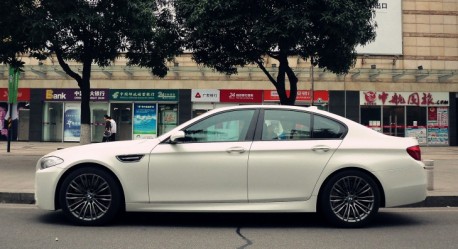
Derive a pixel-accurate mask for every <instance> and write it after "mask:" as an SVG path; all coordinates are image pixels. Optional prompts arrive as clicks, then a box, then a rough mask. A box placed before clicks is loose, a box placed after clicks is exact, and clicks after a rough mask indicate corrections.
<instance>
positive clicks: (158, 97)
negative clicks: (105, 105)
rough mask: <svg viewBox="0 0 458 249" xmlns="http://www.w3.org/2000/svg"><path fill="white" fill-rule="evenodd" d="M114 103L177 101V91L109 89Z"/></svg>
mask: <svg viewBox="0 0 458 249" xmlns="http://www.w3.org/2000/svg"><path fill="white" fill-rule="evenodd" d="M109 97H110V100H114V101H160V102H162V101H166V102H167V101H173V102H177V101H178V90H158V89H110V93H109Z"/></svg>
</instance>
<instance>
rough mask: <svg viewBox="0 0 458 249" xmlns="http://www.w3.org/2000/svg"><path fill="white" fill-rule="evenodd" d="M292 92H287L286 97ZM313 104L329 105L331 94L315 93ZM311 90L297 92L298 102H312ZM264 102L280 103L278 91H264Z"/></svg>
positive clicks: (320, 91) (325, 92)
mask: <svg viewBox="0 0 458 249" xmlns="http://www.w3.org/2000/svg"><path fill="white" fill-rule="evenodd" d="M289 94H290V91H289V90H286V95H288V96H289ZM313 99H314V100H313V102H314V103H327V102H329V92H328V91H326V90H316V91H313ZM311 100H312V95H311V90H297V96H296V102H308V103H311V102H312V101H311ZM264 101H269V102H270V101H275V102H279V101H280V97H279V96H278V93H277V91H276V90H265V91H264Z"/></svg>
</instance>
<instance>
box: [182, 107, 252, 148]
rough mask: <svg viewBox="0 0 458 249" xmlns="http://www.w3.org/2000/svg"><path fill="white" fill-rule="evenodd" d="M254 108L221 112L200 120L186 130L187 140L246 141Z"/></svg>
mask: <svg viewBox="0 0 458 249" xmlns="http://www.w3.org/2000/svg"><path fill="white" fill-rule="evenodd" d="M254 113H255V111H254V110H236V111H229V112H224V113H219V114H216V115H214V116H211V117H208V118H206V119H204V120H201V121H199V122H198V123H196V124H193V125H191V126H190V127H188V128H186V129H185V130H184V132H185V139H184V141H185V142H199V143H207V142H236V141H245V140H246V137H247V133H248V128H249V126H250V123H251V120H252V118H253V115H254Z"/></svg>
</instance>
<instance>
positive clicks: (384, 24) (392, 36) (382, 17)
mask: <svg viewBox="0 0 458 249" xmlns="http://www.w3.org/2000/svg"><path fill="white" fill-rule="evenodd" d="M375 22H376V23H377V28H376V33H377V36H376V38H375V40H374V41H373V42H371V43H369V44H366V45H365V46H358V47H357V48H356V51H357V53H358V54H368V55H370V54H384V55H401V54H402V1H401V0H379V3H378V5H377V8H376V9H375Z"/></svg>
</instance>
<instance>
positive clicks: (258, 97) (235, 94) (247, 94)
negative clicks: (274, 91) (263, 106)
mask: <svg viewBox="0 0 458 249" xmlns="http://www.w3.org/2000/svg"><path fill="white" fill-rule="evenodd" d="M220 94H221V95H220V101H221V102H222V103H262V95H263V91H262V90H220Z"/></svg>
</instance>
